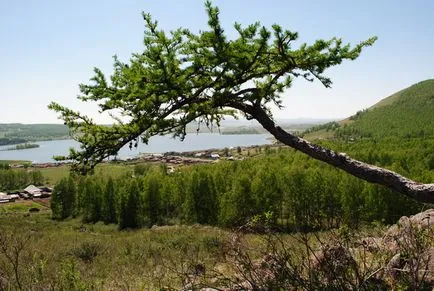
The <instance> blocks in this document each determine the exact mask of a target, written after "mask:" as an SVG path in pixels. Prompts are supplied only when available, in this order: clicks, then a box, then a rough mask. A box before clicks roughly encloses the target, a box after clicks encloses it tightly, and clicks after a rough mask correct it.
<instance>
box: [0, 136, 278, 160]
mask: <svg viewBox="0 0 434 291" xmlns="http://www.w3.org/2000/svg"><path fill="white" fill-rule="evenodd" d="M35 143H37V144H39V147H38V148H32V149H24V150H13V151H0V160H28V161H32V162H34V163H48V162H54V160H53V156H59V155H66V154H68V149H69V148H71V147H72V148H75V149H78V148H79V144H78V143H77V142H76V141H74V140H53V141H41V142H35ZM271 143H272V140H271V139H270V135H268V134H228V135H222V134H216V133H201V134H188V135H187V136H186V137H185V140H184V141H183V142H181V141H180V140H179V139H173V138H172V137H171V136H154V137H152V138H151V139H150V140H149V143H148V144H143V143H139V145H138V147H137V148H134V147H133V149H132V150H130V149H129V147H128V145H127V146H125V147H123V148H122V149H121V150H120V151H119V154H118V158H120V159H126V158H132V157H137V156H138V155H140V154H142V153H165V152H170V151H176V152H185V151H198V150H199V151H200V150H206V149H212V148H225V147H228V148H229V147H236V146H251V145H264V144H271ZM8 147H10V145H9V146H2V147H0V150H1V149H5V148H8Z"/></svg>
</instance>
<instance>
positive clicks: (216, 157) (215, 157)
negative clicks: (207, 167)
mask: <svg viewBox="0 0 434 291" xmlns="http://www.w3.org/2000/svg"><path fill="white" fill-rule="evenodd" d="M210 157H211V159H214V160H217V159H220V155H219V154H211V155H210Z"/></svg>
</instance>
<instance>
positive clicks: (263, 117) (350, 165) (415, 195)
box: [239, 106, 434, 203]
mask: <svg viewBox="0 0 434 291" xmlns="http://www.w3.org/2000/svg"><path fill="white" fill-rule="evenodd" d="M239 107H240V108H239V109H240V110H242V111H245V112H247V113H248V114H250V115H251V116H252V117H253V118H254V119H256V120H257V121H258V122H259V123H260V124H261V125H262V126H263V127H264V128H265V129H266V130H267V131H269V132H270V133H271V134H272V135H273V136H274V137H275V138H276V139H277V140H278V141H280V142H282V143H283V144H285V145H287V146H290V147H292V148H294V149H297V150H299V151H301V152H303V153H305V154H307V155H309V156H310V157H312V158H314V159H317V160H320V161H323V162H326V163H327V164H330V165H332V166H334V167H336V168H339V169H342V170H344V171H345V172H347V173H349V174H351V175H353V176H355V177H357V178H360V179H362V180H365V181H368V182H371V183H376V184H380V185H383V186H386V187H388V188H391V189H393V190H395V191H397V192H399V193H402V194H405V195H406V196H408V197H410V198H412V199H415V200H417V201H419V202H423V203H434V184H421V183H417V182H415V181H413V180H411V179H408V178H406V177H403V176H401V175H399V174H398V173H395V172H393V171H390V170H387V169H384V168H380V167H377V166H373V165H370V164H367V163H364V162H361V161H358V160H355V159H352V158H350V157H349V156H348V155H346V154H344V153H336V152H335V151H333V150H330V149H326V148H323V147H321V146H319V145H316V144H313V143H311V142H309V141H307V140H304V139H302V138H299V137H297V136H295V135H292V134H290V133H288V132H286V131H285V130H283V129H282V128H281V127H279V126H276V125H275V123H274V121H273V120H272V119H271V118H270V117H269V116H268V115H267V113H266V112H265V111H264V110H262V109H261V108H257V107H256V108H254V107H250V106H239Z"/></svg>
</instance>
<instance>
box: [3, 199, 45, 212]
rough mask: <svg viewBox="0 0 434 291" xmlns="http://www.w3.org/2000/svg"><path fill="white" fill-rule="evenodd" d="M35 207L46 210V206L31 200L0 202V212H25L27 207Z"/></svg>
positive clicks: (27, 209)
mask: <svg viewBox="0 0 434 291" xmlns="http://www.w3.org/2000/svg"><path fill="white" fill-rule="evenodd" d="M31 208H37V209H39V210H47V207H45V206H42V205H41V204H39V203H36V202H33V201H17V202H11V203H6V204H0V214H17V213H27V212H29V209H31Z"/></svg>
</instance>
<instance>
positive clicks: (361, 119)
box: [306, 79, 434, 140]
mask: <svg viewBox="0 0 434 291" xmlns="http://www.w3.org/2000/svg"><path fill="white" fill-rule="evenodd" d="M433 116H434V79H430V80H425V81H422V82H419V83H417V84H414V85H412V86H410V87H408V88H406V89H404V90H401V91H399V92H397V93H395V94H393V95H391V96H389V97H387V98H384V99H383V100H381V101H380V102H378V103H376V104H375V105H373V106H372V107H370V108H368V109H365V110H361V111H358V112H357V113H356V114H355V115H353V116H351V117H349V118H347V119H345V120H342V121H340V122H332V123H327V124H324V125H321V126H316V127H314V128H311V129H310V130H308V131H307V132H306V137H307V138H309V139H314V138H315V137H324V136H325V137H327V136H328V137H334V138H340V139H344V140H355V139H361V138H374V139H384V138H393V137H399V138H412V137H421V138H427V137H433V136H434V118H433Z"/></svg>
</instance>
